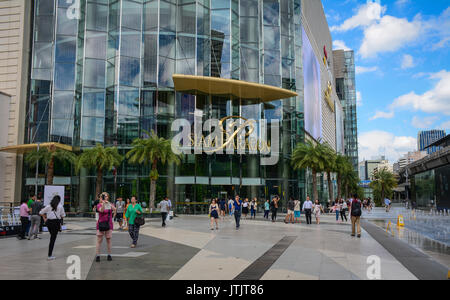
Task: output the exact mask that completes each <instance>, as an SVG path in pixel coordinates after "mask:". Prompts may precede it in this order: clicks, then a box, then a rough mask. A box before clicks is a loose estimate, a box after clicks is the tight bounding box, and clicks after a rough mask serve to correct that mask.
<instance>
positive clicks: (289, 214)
mask: <svg viewBox="0 0 450 300" xmlns="http://www.w3.org/2000/svg"><path fill="white" fill-rule="evenodd" d="M287 208H288V211H287V215H286V217H285V218H284V223H286V224H288V223H289V222H290V223H292V224H294V209H295V202H294V198H292V197H290V198H289V201H288V203H287Z"/></svg>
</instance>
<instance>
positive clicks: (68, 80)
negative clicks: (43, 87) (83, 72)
mask: <svg viewBox="0 0 450 300" xmlns="http://www.w3.org/2000/svg"><path fill="white" fill-rule="evenodd" d="M74 87H75V65H74V64H56V66H55V89H56V90H73V89H74Z"/></svg>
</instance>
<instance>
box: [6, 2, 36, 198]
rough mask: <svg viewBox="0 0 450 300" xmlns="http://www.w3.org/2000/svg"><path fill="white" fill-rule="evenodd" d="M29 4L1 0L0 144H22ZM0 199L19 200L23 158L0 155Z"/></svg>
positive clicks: (28, 54) (27, 74)
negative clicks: (0, 174) (0, 132)
mask: <svg viewBox="0 0 450 300" xmlns="http://www.w3.org/2000/svg"><path fill="white" fill-rule="evenodd" d="M31 7H32V1H29V0H4V1H0V109H1V111H0V114H1V121H0V122H1V125H2V126H1V129H0V130H1V131H2V134H1V139H0V140H1V142H0V147H3V146H13V145H17V144H22V143H23V141H24V131H25V111H26V109H25V107H26V101H27V94H28V78H29V60H30V30H31V20H32V17H31ZM0 166H1V169H0V170H1V173H2V176H0V202H6V203H14V202H15V203H17V202H20V199H21V194H22V180H21V179H22V157H21V156H20V155H19V156H17V155H16V154H15V153H10V152H5V153H2V154H1V155H0Z"/></svg>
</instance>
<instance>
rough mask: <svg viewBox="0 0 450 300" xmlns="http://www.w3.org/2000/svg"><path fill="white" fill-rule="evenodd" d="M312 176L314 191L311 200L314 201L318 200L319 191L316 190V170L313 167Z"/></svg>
mask: <svg viewBox="0 0 450 300" xmlns="http://www.w3.org/2000/svg"><path fill="white" fill-rule="evenodd" d="M312 177H313V193H314V200H313V202H316V200H319V193H318V191H317V172H316V170H314V169H313V170H312Z"/></svg>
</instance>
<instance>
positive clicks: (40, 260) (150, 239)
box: [0, 216, 447, 280]
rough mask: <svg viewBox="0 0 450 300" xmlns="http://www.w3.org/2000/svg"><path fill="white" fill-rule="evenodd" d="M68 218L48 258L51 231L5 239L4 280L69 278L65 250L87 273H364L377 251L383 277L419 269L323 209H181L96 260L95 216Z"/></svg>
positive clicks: (180, 276) (0, 259) (189, 276)
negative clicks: (189, 212)
mask: <svg viewBox="0 0 450 300" xmlns="http://www.w3.org/2000/svg"><path fill="white" fill-rule="evenodd" d="M313 221H314V220H313ZM66 225H67V227H68V230H67V231H65V232H63V233H61V234H59V236H58V239H57V241H56V245H55V250H54V255H55V256H56V260H54V261H47V247H48V241H49V235H48V233H43V234H42V235H41V237H42V239H36V240H31V241H28V240H18V239H16V238H5V239H1V240H0V270H1V272H0V280H3V279H40V280H47V279H59V280H64V279H70V278H68V277H67V273H68V270H69V268H70V266H71V262H70V261H68V258H69V257H70V256H73V255H75V256H78V257H79V258H80V279H88V280H96V279H111V280H121V279H122V280H124V279H125V280H132V279H156V280H167V279H171V280H211V279H214V280H221V279H222V280H232V279H254V280H259V279H261V280H286V279H288V280H289V279H290V280H294V279H307V280H318V279H319V280H321V279H332V280H336V279H339V280H344V279H349V280H366V279H369V278H368V277H367V270H368V268H369V267H370V265H371V262H368V257H370V256H372V255H376V256H377V257H379V258H380V263H381V265H380V270H381V279H387V280H397V279H398V280H415V279H418V278H420V277H421V274H420V272H419V273H417V272H415V270H412V271H411V270H409V269H408V268H407V267H405V265H407V264H405V263H404V262H403V263H402V262H401V261H400V260H399V259H398V258H396V257H395V256H394V255H393V254H392V253H391V252H392V251H391V252H390V251H388V250H387V249H386V247H385V246H383V245H382V244H381V243H380V241H381V239H378V241H377V239H375V238H373V237H372V236H371V235H370V234H369V233H368V232H367V231H365V230H364V229H363V231H362V237H361V238H360V239H358V238H356V237H351V236H350V231H351V228H350V224H349V223H336V221H335V219H334V217H333V216H322V222H321V224H320V225H316V224H314V223H313V224H312V225H306V224H305V223H304V222H303V220H302V223H301V224H284V223H283V222H281V219H279V220H278V222H276V223H272V222H270V221H266V220H263V219H262V218H259V219H257V220H249V219H248V220H242V224H241V228H240V229H239V230H236V229H235V224H234V219H233V218H231V217H227V218H225V219H224V220H221V221H220V223H219V227H220V228H219V230H210V227H209V220H208V217H207V216H180V217H177V218H175V219H174V220H172V221H170V222H169V223H168V226H167V227H166V228H162V227H161V224H160V222H159V220H155V219H152V220H147V223H146V225H145V226H143V227H142V228H141V230H140V237H139V242H138V246H137V247H136V248H134V249H132V248H130V244H131V239H130V237H129V235H128V233H127V232H124V231H118V230H115V231H114V233H113V261H112V262H108V261H107V260H106V245H105V243H103V245H102V251H101V252H102V257H101V262H99V263H98V262H95V241H96V236H95V229H94V228H95V222H94V220H93V219H67V220H66ZM115 226H116V224H115ZM381 242H382V241H381ZM405 245H406V246H407V244H405ZM388 248H389V247H388ZM394 254H395V253H394ZM426 259H430V258H429V257H426ZM440 267H442V265H440ZM69 277H70V276H69ZM443 279H444V278H443ZM445 279H447V278H445Z"/></svg>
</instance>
